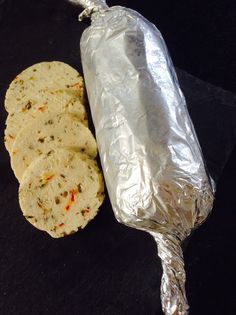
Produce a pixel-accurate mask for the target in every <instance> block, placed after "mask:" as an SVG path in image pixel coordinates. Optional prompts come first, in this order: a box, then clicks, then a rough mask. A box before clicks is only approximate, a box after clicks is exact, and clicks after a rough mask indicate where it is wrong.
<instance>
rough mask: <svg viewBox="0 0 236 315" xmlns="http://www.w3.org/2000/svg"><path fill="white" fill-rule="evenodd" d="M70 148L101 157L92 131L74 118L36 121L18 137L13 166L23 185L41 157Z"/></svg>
mask: <svg viewBox="0 0 236 315" xmlns="http://www.w3.org/2000/svg"><path fill="white" fill-rule="evenodd" d="M56 148H70V149H73V150H76V151H80V152H84V153H86V154H87V155H88V156H89V157H91V158H95V157H96V155H97V144H96V141H95V139H94V137H93V135H92V133H91V131H90V130H89V129H88V128H87V127H85V126H84V125H83V124H82V123H81V122H80V121H79V119H78V118H77V116H75V115H72V114H56V113H48V114H44V115H40V116H39V117H38V118H35V119H34V120H33V121H32V123H30V124H28V125H26V127H25V128H22V129H21V131H20V132H19V133H18V135H17V137H16V139H15V141H14V144H13V147H12V151H11V166H12V169H13V171H14V173H15V176H16V177H17V179H18V180H19V181H20V180H21V177H22V175H23V173H24V171H25V169H26V168H27V167H28V166H29V165H30V164H31V163H32V162H33V161H34V160H35V159H36V158H37V157H38V156H40V155H41V154H47V153H48V152H49V151H51V150H52V149H56Z"/></svg>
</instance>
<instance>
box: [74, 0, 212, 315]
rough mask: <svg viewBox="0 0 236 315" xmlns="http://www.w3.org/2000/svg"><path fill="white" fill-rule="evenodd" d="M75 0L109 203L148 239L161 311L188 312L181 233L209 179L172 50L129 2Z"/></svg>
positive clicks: (200, 211) (199, 214) (199, 207)
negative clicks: (157, 261) (83, 22)
mask: <svg viewBox="0 0 236 315" xmlns="http://www.w3.org/2000/svg"><path fill="white" fill-rule="evenodd" d="M73 2H76V3H78V4H80V5H82V6H83V7H84V8H85V11H84V12H83V13H82V14H81V15H80V17H81V19H82V18H83V17H85V16H89V17H91V20H92V23H91V26H89V27H88V28H87V29H86V30H85V31H84V33H83V35H82V38H81V56H82V66H83V71H84V76H85V82H86V88H87V93H88V98H89V103H90V107H91V112H92V118H93V122H94V126H95V130H96V138H97V142H98V149H99V154H100V158H101V163H102V167H103V172H104V176H105V181H106V185H107V189H108V193H109V197H110V200H111V203H112V207H113V211H114V213H115V216H116V218H117V220H118V221H119V222H121V223H124V224H126V225H128V226H131V227H134V228H137V229H141V230H144V231H147V232H149V233H150V234H151V235H153V237H154V239H155V240H156V243H157V247H158V255H159V257H160V258H161V261H162V266H163V276H162V283H161V300H162V308H163V311H164V313H165V314H166V315H174V314H175V315H177V314H178V315H184V314H188V310H189V307H188V303H187V299H186V294H185V271H184V261H183V253H182V249H181V242H182V241H183V240H184V239H185V238H186V237H187V236H188V235H189V234H190V233H191V231H192V230H193V229H195V228H196V227H198V226H199V225H200V224H201V223H202V222H203V221H204V220H205V219H206V218H207V216H208V214H209V212H210V211H211V209H212V204H213V199H214V198H213V194H214V183H213V180H212V179H211V178H210V176H209V175H208V173H207V171H206V168H205V164H204V160H203V156H202V152H201V148H200V145H199V143H198V140H197V136H196V133H195V130H194V127H193V124H192V122H191V119H190V117H189V114H188V111H187V107H186V102H185V98H184V96H183V93H182V92H181V89H180V87H179V83H178V79H177V76H176V73H175V70H174V67H173V65H172V61H171V58H170V56H169V54H168V50H167V48H166V45H165V42H164V40H163V38H162V36H161V33H160V32H159V31H158V29H157V28H156V27H155V26H154V25H153V24H152V23H150V22H149V21H147V20H146V19H145V18H144V17H143V16H141V15H140V14H139V13H137V12H136V11H134V10H131V9H127V8H124V7H120V6H114V7H111V8H109V7H108V6H107V5H106V3H105V1H104V0H91V1H90V0H74V1H73Z"/></svg>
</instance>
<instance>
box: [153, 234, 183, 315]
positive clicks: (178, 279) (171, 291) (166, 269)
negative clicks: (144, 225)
mask: <svg viewBox="0 0 236 315" xmlns="http://www.w3.org/2000/svg"><path fill="white" fill-rule="evenodd" d="M152 235H153V237H154V239H155V241H156V243H157V248H158V256H159V257H160V258H161V262H162V268H163V275H162V280H161V302H162V308H163V312H164V313H165V314H166V315H188V314H189V305H188V301H187V298H186V293H185V281H186V274H185V270H184V259H183V252H182V248H181V243H180V240H178V239H177V238H176V237H173V236H169V235H168V236H167V235H163V234H159V233H158V234H154V233H153V234H152Z"/></svg>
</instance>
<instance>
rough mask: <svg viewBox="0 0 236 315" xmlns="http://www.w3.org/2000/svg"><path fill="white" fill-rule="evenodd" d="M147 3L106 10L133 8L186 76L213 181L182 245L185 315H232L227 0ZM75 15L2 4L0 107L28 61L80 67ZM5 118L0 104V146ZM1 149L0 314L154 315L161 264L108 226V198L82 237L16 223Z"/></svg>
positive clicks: (235, 12)
mask: <svg viewBox="0 0 236 315" xmlns="http://www.w3.org/2000/svg"><path fill="white" fill-rule="evenodd" d="M154 3H155V2H154V1H150V0H147V1H145V2H143V1H134V0H130V1H121V2H118V1H110V2H109V4H110V5H114V4H120V5H126V6H129V7H131V8H133V9H136V10H138V11H139V12H140V13H142V14H143V15H145V16H146V17H147V18H148V19H150V20H151V21H152V22H154V23H155V24H156V25H157V27H159V29H160V30H161V31H162V33H163V36H164V38H165V40H166V42H167V45H168V47H169V50H170V52H171V55H172V58H173V61H174V64H175V65H176V66H177V67H179V68H181V69H184V70H185V71H183V70H179V69H177V74H178V76H179V80H180V84H181V87H182V89H183V92H184V94H185V96H186V99H187V102H188V107H189V112H190V115H191V117H192V120H193V122H194V125H195V128H196V131H197V134H198V137H199V141H200V144H201V147H202V150H203V153H204V156H205V159H206V163H207V166H208V169H209V170H210V172H211V175H212V176H213V177H214V178H215V179H216V181H217V194H216V201H215V205H214V209H213V213H212V215H211V216H210V217H209V219H208V220H207V222H205V223H204V225H203V226H202V227H201V228H199V229H198V230H197V231H195V232H194V234H193V235H192V237H191V239H190V240H189V242H188V245H187V246H186V248H185V262H186V272H187V284H186V287H187V295H188V299H189V303H190V306H191V312H190V315H211V314H212V315H213V314H214V315H218V314H219V315H222V314H223V315H235V314H236V293H235V289H234V283H235V280H236V276H235V272H234V266H235V264H236V256H235V252H236V245H235V231H236V211H235V210H236V208H235V201H234V194H235V192H234V187H235V183H234V180H235V176H236V168H235V164H234V163H235V158H236V150H234V151H233V153H232V150H233V148H234V147H235V142H236V141H235V139H236V97H235V95H234V94H233V93H234V92H236V79H235V73H236V64H235V55H236V49H235V44H236V43H235V29H236V22H235V17H236V9H235V4H234V1H226V0H225V1H207V3H205V2H204V1H194V0H190V1H183V2H181V3H179V2H178V1H175V2H173V1H165V2H163V3H158V9H155V8H153V6H154ZM77 13H78V9H77V8H75V7H73V6H71V5H70V4H69V3H67V2H66V1H62V0H38V1H32V0H21V1H17V0H9V1H7V0H5V1H4V0H2V1H0V99H1V104H3V100H4V95H5V92H6V89H7V86H8V85H9V83H10V81H11V80H12V79H13V78H14V77H15V76H16V74H17V73H18V72H20V71H21V70H23V69H24V68H26V67H27V66H29V65H31V64H33V63H36V62H39V61H43V60H61V61H65V62H67V63H69V64H71V65H72V66H74V67H75V68H77V69H78V70H79V71H82V69H81V63H80V53H79V41H80V36H81V34H82V31H83V30H84V29H85V28H86V26H87V25H88V22H84V23H78V22H77V21H76V17H77ZM188 72H189V73H191V74H192V75H190V74H189V73H188ZM196 77H200V78H201V79H202V80H199V79H196ZM204 81H208V82H210V83H211V84H209V83H206V82H204ZM214 85H217V86H221V87H222V88H224V89H225V90H229V91H231V92H226V91H225V90H223V89H222V88H219V87H216V86H214ZM6 114H7V113H6V112H5V111H4V107H3V105H2V106H1V108H0V131H1V139H3V131H4V121H5V119H6ZM0 153H1V155H0V156H1V158H0V172H1V173H0V174H1V179H0V207H1V211H0V314H1V315H11V314H12V315H13V314H14V315H15V314H17V315H18V314H20V315H21V314H22V315H25V314H27V315H28V314H30V315H31V314H33V315H39V314H45V315H46V314H47V315H49V314H50V315H54V314H59V315H67V314H79V315H87V314H88V315H154V314H155V315H158V314H162V313H161V309H160V299H159V287H160V278H161V266H160V261H159V259H158V258H157V254H156V246H155V243H154V241H153V240H152V238H151V237H150V236H149V235H148V234H146V233H144V232H140V231H137V230H134V229H130V228H127V227H125V226H123V225H121V224H119V223H117V222H116V220H115V219H114V216H113V213H112V209H111V206H110V203H109V200H108V198H106V201H105V203H104V205H103V207H102V209H101V211H100V213H99V215H98V216H97V218H96V219H95V220H94V221H93V222H91V223H90V224H89V225H88V227H87V228H86V229H85V230H83V231H81V232H79V233H77V234H75V235H72V236H70V237H67V238H64V239H58V240H54V239H51V238H50V237H49V236H47V235H46V234H44V233H42V232H40V231H37V230H36V229H34V228H33V227H32V226H31V225H30V224H28V223H27V222H26V221H25V220H24V218H23V217H22V215H21V213H20V209H19V205H18V183H17V181H16V179H15V178H14V175H13V173H12V171H11V169H10V164H9V158H8V155H7V152H6V151H5V149H4V144H3V141H2V142H1V144H0Z"/></svg>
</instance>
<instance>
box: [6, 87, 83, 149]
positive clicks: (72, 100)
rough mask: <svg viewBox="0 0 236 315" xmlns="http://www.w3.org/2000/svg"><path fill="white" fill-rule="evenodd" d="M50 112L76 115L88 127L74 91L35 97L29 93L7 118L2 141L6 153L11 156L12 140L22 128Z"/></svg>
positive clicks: (48, 93) (55, 92) (45, 92)
mask: <svg viewBox="0 0 236 315" xmlns="http://www.w3.org/2000/svg"><path fill="white" fill-rule="evenodd" d="M17 104H18V105H17ZM50 112H53V113H54V112H57V113H64V112H65V113H73V114H76V115H77V117H78V118H79V120H80V121H81V122H82V123H83V124H84V125H86V126H87V125H88V120H87V114H86V110H85V107H84V105H83V104H82V103H81V101H80V100H79V98H78V95H77V93H76V91H73V90H67V91H62V90H53V91H39V92H38V93H37V94H35V95H33V94H32V95H31V93H30V95H29V97H26V98H24V99H22V100H21V101H19V102H18V103H16V110H15V111H14V112H12V113H10V114H9V115H8V117H7V120H6V129H5V138H4V141H5V146H6V149H7V150H8V152H9V153H10V154H11V149H12V145H13V143H14V140H15V138H16V136H17V134H18V132H19V131H20V129H21V128H22V127H24V126H25V125H26V124H28V123H31V122H32V120H34V119H35V118H37V117H38V116H40V115H41V114H44V113H50Z"/></svg>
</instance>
